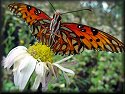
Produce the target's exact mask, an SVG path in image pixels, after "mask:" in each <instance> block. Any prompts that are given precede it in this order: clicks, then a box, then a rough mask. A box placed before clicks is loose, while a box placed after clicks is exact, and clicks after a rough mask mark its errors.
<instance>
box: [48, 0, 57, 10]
mask: <svg viewBox="0 0 125 94" xmlns="http://www.w3.org/2000/svg"><path fill="white" fill-rule="evenodd" d="M48 2H49V0H48ZM49 3H50V5H51V6H52V8H53V9H54V11H55V12H56V9H55V8H54V6H53V5H52V3H51V2H49Z"/></svg>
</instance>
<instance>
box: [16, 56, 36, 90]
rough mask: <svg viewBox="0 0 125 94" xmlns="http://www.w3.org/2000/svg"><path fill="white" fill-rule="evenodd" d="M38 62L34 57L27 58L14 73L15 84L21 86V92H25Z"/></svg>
mask: <svg viewBox="0 0 125 94" xmlns="http://www.w3.org/2000/svg"><path fill="white" fill-rule="evenodd" d="M36 62H37V60H36V59H34V58H33V57H32V56H27V57H25V58H24V59H23V60H21V61H20V65H19V68H18V69H17V71H16V72H15V73H14V83H15V85H16V86H19V89H20V90H23V89H24V88H25V86H26V84H27V82H28V80H29V78H30V76H31V74H32V73H33V71H34V69H35V66H36Z"/></svg>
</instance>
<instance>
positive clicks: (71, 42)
mask: <svg viewBox="0 0 125 94" xmlns="http://www.w3.org/2000/svg"><path fill="white" fill-rule="evenodd" d="M9 9H10V10H11V11H13V12H14V14H16V15H18V14H19V13H20V14H21V18H23V19H24V20H25V21H26V22H27V23H28V25H29V26H30V27H31V28H32V29H31V31H32V34H33V35H35V36H36V38H37V39H38V40H39V41H41V42H42V43H44V44H46V45H48V46H50V47H51V49H52V50H53V51H54V52H55V54H62V55H63V54H65V55H71V54H78V53H80V52H82V51H84V49H88V50H99V51H110V52H124V51H125V45H124V44H123V43H122V42H121V41H119V40H118V39H117V38H115V37H113V36H111V35H110V34H108V33H105V32H103V31H101V30H98V29H96V28H93V27H90V26H87V25H82V24H78V23H63V22H61V14H60V13H55V14H54V15H53V18H50V17H49V16H48V15H47V14H46V13H44V12H43V11H42V10H40V9H37V8H35V7H33V6H30V5H27V4H23V3H13V4H10V5H9Z"/></svg>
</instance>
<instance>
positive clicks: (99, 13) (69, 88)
mask: <svg viewBox="0 0 125 94" xmlns="http://www.w3.org/2000/svg"><path fill="white" fill-rule="evenodd" d="M10 3H13V2H7V1H6V2H2V29H1V34H2V37H3V41H2V44H3V46H4V52H3V55H4V56H3V57H5V56H6V55H7V54H8V52H9V51H10V50H11V49H12V48H14V47H16V46H18V45H23V46H26V47H28V46H29V44H33V43H34V42H35V41H36V39H35V38H34V37H33V36H32V35H31V33H30V29H29V28H28V25H27V24H26V23H24V21H23V20H22V19H20V18H17V17H15V16H14V15H13V14H12V13H11V12H10V11H9V9H8V8H7V5H8V4H10ZM22 3H27V4H30V5H33V6H35V7H37V8H39V9H41V10H43V11H44V12H45V13H47V14H48V15H50V16H51V17H52V15H53V14H54V9H53V8H52V7H51V6H50V4H49V3H48V2H44V1H40V2H33V1H27V2H26V1H25V2H22ZM51 3H52V4H53V6H54V8H55V9H56V10H57V11H60V12H61V13H64V12H68V11H74V10H79V9H84V8H91V9H92V10H93V12H89V11H86V10H83V11H79V12H74V13H68V14H64V15H62V22H75V23H82V24H85V25H89V26H92V27H95V28H98V29H100V30H103V31H104V32H107V33H109V34H111V35H113V36H115V37H117V38H118V39H119V40H121V41H123V40H122V35H123V22H122V21H123V17H122V16H123V1H119V2H105V1H101V2H97V1H66V2H64V1H58V2H57V1H56V2H54V1H51ZM122 57H123V53H109V52H104V51H98V52H97V51H90V50H89V51H88V50H85V51H83V52H82V53H81V54H79V55H75V56H74V57H73V58H72V59H71V60H69V61H67V62H66V63H67V64H69V65H70V66H69V68H70V69H72V70H73V71H74V72H75V76H74V77H72V76H70V77H69V79H70V82H71V83H70V84H69V85H67V84H66V81H65V79H64V77H63V75H62V74H60V76H59V80H58V81H56V82H53V83H51V84H49V88H48V92H120V91H123V83H124V73H123V67H124V66H123V58H122ZM62 58H64V56H60V55H56V56H55V57H54V61H57V60H59V59H62ZM72 61H74V62H76V63H77V64H75V65H74V64H70V62H72ZM2 82H3V88H2V91H3V92H10V91H17V88H16V87H15V86H14V84H13V77H12V73H11V72H8V71H6V70H5V69H3V78H2Z"/></svg>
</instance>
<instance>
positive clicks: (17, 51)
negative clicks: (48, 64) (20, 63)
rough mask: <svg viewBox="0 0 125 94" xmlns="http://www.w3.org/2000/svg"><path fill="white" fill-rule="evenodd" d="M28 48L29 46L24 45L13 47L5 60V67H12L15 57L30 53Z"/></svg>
mask: <svg viewBox="0 0 125 94" xmlns="http://www.w3.org/2000/svg"><path fill="white" fill-rule="evenodd" d="M26 50H27V48H26V47H24V46H18V47H16V48H14V49H12V50H11V51H10V52H9V54H8V55H7V57H6V58H5V60H4V61H3V64H4V68H6V67H7V68H10V67H11V66H12V65H13V63H14V59H16V57H17V56H20V54H24V53H28V52H27V51H26Z"/></svg>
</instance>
